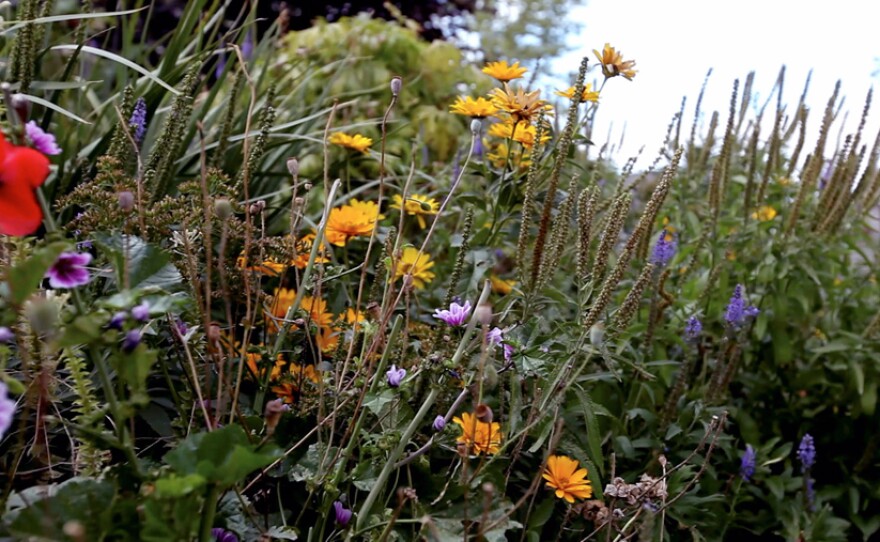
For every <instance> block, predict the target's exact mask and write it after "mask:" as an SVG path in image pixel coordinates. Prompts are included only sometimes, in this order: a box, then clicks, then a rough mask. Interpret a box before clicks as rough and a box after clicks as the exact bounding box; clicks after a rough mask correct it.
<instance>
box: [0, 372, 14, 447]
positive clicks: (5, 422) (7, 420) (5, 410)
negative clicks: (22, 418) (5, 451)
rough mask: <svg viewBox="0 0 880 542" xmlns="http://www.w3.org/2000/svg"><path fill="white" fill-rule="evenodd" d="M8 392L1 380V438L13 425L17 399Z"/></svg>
mask: <svg viewBox="0 0 880 542" xmlns="http://www.w3.org/2000/svg"><path fill="white" fill-rule="evenodd" d="M7 392H8V390H7V389H6V384H4V383H3V382H0V440H2V439H3V435H5V434H6V430H7V429H9V426H10V425H12V416H13V415H14V414H15V401H13V400H12V399H10V398H9V397H8V396H7Z"/></svg>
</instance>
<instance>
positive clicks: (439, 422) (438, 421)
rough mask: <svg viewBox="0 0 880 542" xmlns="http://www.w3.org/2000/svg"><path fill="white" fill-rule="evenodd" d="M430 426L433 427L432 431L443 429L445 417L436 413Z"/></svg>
mask: <svg viewBox="0 0 880 542" xmlns="http://www.w3.org/2000/svg"><path fill="white" fill-rule="evenodd" d="M431 427H433V428H434V431H443V428H444V427H446V418H444V417H443V416H441V415H439V414H438V415H437V417H436V418H434V423H433V424H431Z"/></svg>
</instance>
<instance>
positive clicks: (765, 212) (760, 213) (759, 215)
mask: <svg viewBox="0 0 880 542" xmlns="http://www.w3.org/2000/svg"><path fill="white" fill-rule="evenodd" d="M776 215H777V212H776V209H774V208H773V207H770V206H769V205H764V206H762V207H760V208H759V209H758V210H757V211H755V212H754V213H752V218H755V219H757V220H759V221H761V222H769V221H771V220H773V219H774V218H776Z"/></svg>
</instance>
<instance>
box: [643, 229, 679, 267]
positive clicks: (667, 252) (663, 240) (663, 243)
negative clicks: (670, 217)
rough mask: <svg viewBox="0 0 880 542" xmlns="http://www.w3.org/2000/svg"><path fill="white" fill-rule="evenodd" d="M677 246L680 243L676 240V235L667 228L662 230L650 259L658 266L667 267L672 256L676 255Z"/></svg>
mask: <svg viewBox="0 0 880 542" xmlns="http://www.w3.org/2000/svg"><path fill="white" fill-rule="evenodd" d="M677 246H678V243H677V242H676V241H675V237H673V236H672V235H670V233H669V232H667V231H666V230H663V231H661V232H660V237H658V238H657V244H656V245H654V252H652V253H651V258H650V260H649V261H650V262H651V263H652V264H654V265H656V266H657V267H665V266H666V264H668V263H669V261H670V260H672V257H673V256H675V250H676V248H677Z"/></svg>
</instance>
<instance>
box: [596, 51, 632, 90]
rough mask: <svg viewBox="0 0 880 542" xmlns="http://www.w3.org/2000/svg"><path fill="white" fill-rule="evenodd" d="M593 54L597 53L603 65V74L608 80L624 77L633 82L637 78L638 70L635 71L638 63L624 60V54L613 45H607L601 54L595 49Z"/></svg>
mask: <svg viewBox="0 0 880 542" xmlns="http://www.w3.org/2000/svg"><path fill="white" fill-rule="evenodd" d="M593 53H595V55H596V58H598V59H599V62H601V63H602V73H603V74H604V75H605V78H606V79H608V78H610V77H616V76H618V75H622V76H624V77H625V78H626V79H629V80H630V81H632V78H633V77H635V76H636V70H634V69H633V66H635V65H636V61H635V60H623V54H622V53H621V52H620V51H617V50H615V49H614V47H612V46H611V45H609V44H607V43H606V44H605V48H604V49H602V52H601V53H599V51H597V50H595V49H593Z"/></svg>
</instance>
